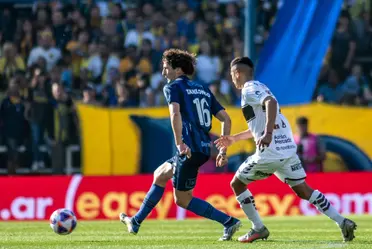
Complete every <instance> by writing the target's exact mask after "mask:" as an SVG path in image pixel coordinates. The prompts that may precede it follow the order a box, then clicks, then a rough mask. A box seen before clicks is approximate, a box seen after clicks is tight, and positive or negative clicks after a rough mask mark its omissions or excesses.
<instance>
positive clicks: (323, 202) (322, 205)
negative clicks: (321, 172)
mask: <svg viewBox="0 0 372 249" xmlns="http://www.w3.org/2000/svg"><path fill="white" fill-rule="evenodd" d="M309 202H310V203H311V204H313V205H314V206H316V208H317V209H318V210H319V212H321V213H323V214H325V215H327V216H328V217H329V218H331V219H332V220H334V221H335V222H336V223H337V224H338V226H339V227H341V224H342V222H343V220H344V219H345V218H344V217H343V216H341V215H340V213H339V212H337V211H336V209H335V208H334V207H333V206H332V205H331V203H330V202H329V201H328V200H327V198H326V197H325V196H324V195H323V194H322V193H321V192H319V191H318V190H314V192H313V193H312V194H311V197H310V199H309Z"/></svg>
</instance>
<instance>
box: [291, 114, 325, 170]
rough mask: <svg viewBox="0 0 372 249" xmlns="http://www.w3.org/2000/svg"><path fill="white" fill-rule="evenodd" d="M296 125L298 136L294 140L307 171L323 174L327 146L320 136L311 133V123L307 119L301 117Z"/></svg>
mask: <svg viewBox="0 0 372 249" xmlns="http://www.w3.org/2000/svg"><path fill="white" fill-rule="evenodd" d="M296 123H297V131H298V134H296V135H295V136H294V139H295V142H296V144H297V146H298V155H299V157H300V159H301V161H302V163H303V166H304V169H305V171H306V172H323V162H324V160H325V158H326V149H325V145H324V144H323V143H322V141H321V139H320V138H319V137H318V136H316V135H314V134H312V133H310V132H309V130H308V123H309V121H308V119H307V118H306V117H299V118H298V119H297V121H296Z"/></svg>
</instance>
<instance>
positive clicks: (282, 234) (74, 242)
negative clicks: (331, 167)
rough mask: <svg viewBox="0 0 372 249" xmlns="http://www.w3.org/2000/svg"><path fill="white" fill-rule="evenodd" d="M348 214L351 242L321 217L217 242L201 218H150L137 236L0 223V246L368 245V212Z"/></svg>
mask: <svg viewBox="0 0 372 249" xmlns="http://www.w3.org/2000/svg"><path fill="white" fill-rule="evenodd" d="M351 218H352V219H353V220H354V221H355V222H356V223H357V224H358V229H357V231H356V239H355V240H354V241H352V242H350V243H342V238H341V234H340V230H339V229H338V227H337V226H336V225H335V223H334V222H332V221H331V220H329V219H328V218H326V217H324V216H318V217H270V218H265V219H264V221H265V224H266V226H267V227H268V229H269V230H270V233H271V234H270V237H269V239H268V240H267V241H256V242H254V243H252V244H242V243H239V242H237V241H231V242H218V241H217V239H218V238H219V237H220V236H221V235H222V226H221V225H219V224H218V223H215V222H211V221H208V220H204V219H203V220H185V221H175V220H172V221H154V220H149V221H145V222H144V223H143V225H142V226H141V229H140V232H139V234H138V235H136V236H133V235H130V234H128V233H127V232H126V230H125V226H124V225H123V224H121V223H120V222H119V221H90V222H89V221H86V222H83V221H81V222H78V225H77V228H76V230H75V231H74V232H73V233H72V234H70V235H67V236H60V235H57V234H55V233H54V232H53V231H52V230H51V228H50V227H49V223H48V222H0V248H27V249H29V248H40V249H43V248H64V249H65V248H133V249H137V248H143V249H150V248H169V249H171V248H172V249H183V248H203V249H208V248H211V249H212V248H213V249H218V248H224V249H227V248H255V249H261V248H264V249H271V248H280V249H285V248H296V249H297V248H299V249H305V248H306V249H318V248H348V249H349V248H355V249H363V248H372V216H353V217H351ZM249 228H250V222H248V221H247V220H244V221H243V227H242V228H241V230H240V231H239V232H237V234H236V235H235V236H234V239H236V238H237V236H240V235H243V234H244V233H245V232H246V231H247V230H248V229H249Z"/></svg>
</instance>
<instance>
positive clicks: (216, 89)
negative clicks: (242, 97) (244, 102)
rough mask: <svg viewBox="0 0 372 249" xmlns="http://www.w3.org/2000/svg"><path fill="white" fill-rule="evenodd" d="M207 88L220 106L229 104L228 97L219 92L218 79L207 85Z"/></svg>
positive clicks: (219, 84)
mask: <svg viewBox="0 0 372 249" xmlns="http://www.w3.org/2000/svg"><path fill="white" fill-rule="evenodd" d="M209 89H210V90H211V92H212V93H213V95H214V96H215V97H216V99H217V100H218V102H220V104H221V105H222V106H228V105H230V103H231V102H230V99H229V98H228V95H225V94H223V93H222V92H221V81H220V80H215V81H213V82H212V83H211V84H210V85H209Z"/></svg>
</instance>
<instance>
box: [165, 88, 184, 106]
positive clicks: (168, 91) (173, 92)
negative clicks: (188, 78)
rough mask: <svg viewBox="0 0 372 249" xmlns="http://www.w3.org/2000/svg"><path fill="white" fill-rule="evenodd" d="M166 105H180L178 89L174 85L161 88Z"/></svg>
mask: <svg viewBox="0 0 372 249" xmlns="http://www.w3.org/2000/svg"><path fill="white" fill-rule="evenodd" d="M163 92H164V96H165V99H166V100H167V103H168V105H169V104H170V103H172V102H176V103H178V104H179V103H180V89H179V87H178V86H177V85H176V84H167V85H165V86H164V88H163Z"/></svg>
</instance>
